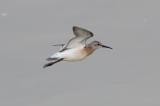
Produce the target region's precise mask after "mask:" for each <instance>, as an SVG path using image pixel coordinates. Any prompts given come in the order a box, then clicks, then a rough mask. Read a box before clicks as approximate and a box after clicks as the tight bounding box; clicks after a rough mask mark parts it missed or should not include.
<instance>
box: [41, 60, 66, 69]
mask: <svg viewBox="0 0 160 106" xmlns="http://www.w3.org/2000/svg"><path fill="white" fill-rule="evenodd" d="M62 60H63V58H61V59H58V60H56V61H53V62H49V63H47V64H45V65H44V66H43V68H46V67H49V66H52V65H53V64H55V63H58V62H60V61H62Z"/></svg>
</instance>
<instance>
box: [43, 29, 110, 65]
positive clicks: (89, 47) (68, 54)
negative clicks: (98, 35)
mask: <svg viewBox="0 0 160 106" xmlns="http://www.w3.org/2000/svg"><path fill="white" fill-rule="evenodd" d="M72 29H73V33H74V35H75V37H73V38H71V39H70V40H69V41H68V42H67V43H66V44H57V45H54V46H61V47H62V49H60V51H58V52H57V53H55V54H53V55H51V56H50V57H49V58H47V59H46V60H47V61H49V63H47V64H45V65H44V66H43V68H46V67H48V66H52V65H53V64H55V63H58V62H60V61H79V60H83V59H85V58H86V57H87V56H89V55H91V54H92V53H93V52H94V51H95V50H96V49H98V48H109V49H112V48H111V47H109V46H106V45H103V44H102V43H101V42H99V41H92V42H91V43H88V44H87V42H86V41H87V40H88V39H89V38H91V37H93V36H94V34H93V33H92V32H91V31H89V30H87V29H84V28H81V27H78V26H73V28H72Z"/></svg>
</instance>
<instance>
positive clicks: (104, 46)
mask: <svg viewBox="0 0 160 106" xmlns="http://www.w3.org/2000/svg"><path fill="white" fill-rule="evenodd" d="M100 46H101V47H103V48H109V49H112V48H111V47H109V46H106V45H103V44H100Z"/></svg>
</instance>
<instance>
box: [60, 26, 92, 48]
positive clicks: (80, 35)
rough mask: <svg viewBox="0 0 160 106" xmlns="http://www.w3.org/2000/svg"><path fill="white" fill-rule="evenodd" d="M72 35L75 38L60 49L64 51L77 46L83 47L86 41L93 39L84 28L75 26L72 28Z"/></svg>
mask: <svg viewBox="0 0 160 106" xmlns="http://www.w3.org/2000/svg"><path fill="white" fill-rule="evenodd" d="M73 33H74V35H75V37H73V38H72V39H70V40H69V41H68V43H67V44H66V45H65V46H64V48H63V49H62V51H63V50H65V49H67V48H76V47H78V46H85V44H86V41H87V39H89V38H90V37H93V33H92V32H91V31H88V30H86V29H84V28H80V27H77V26H73Z"/></svg>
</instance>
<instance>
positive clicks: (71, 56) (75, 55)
mask: <svg viewBox="0 0 160 106" xmlns="http://www.w3.org/2000/svg"><path fill="white" fill-rule="evenodd" d="M62 56H63V57H64V60H66V61H78V60H82V59H84V58H85V57H86V56H87V54H86V53H85V51H83V49H82V48H78V49H70V50H66V51H64V52H63V53H62Z"/></svg>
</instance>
